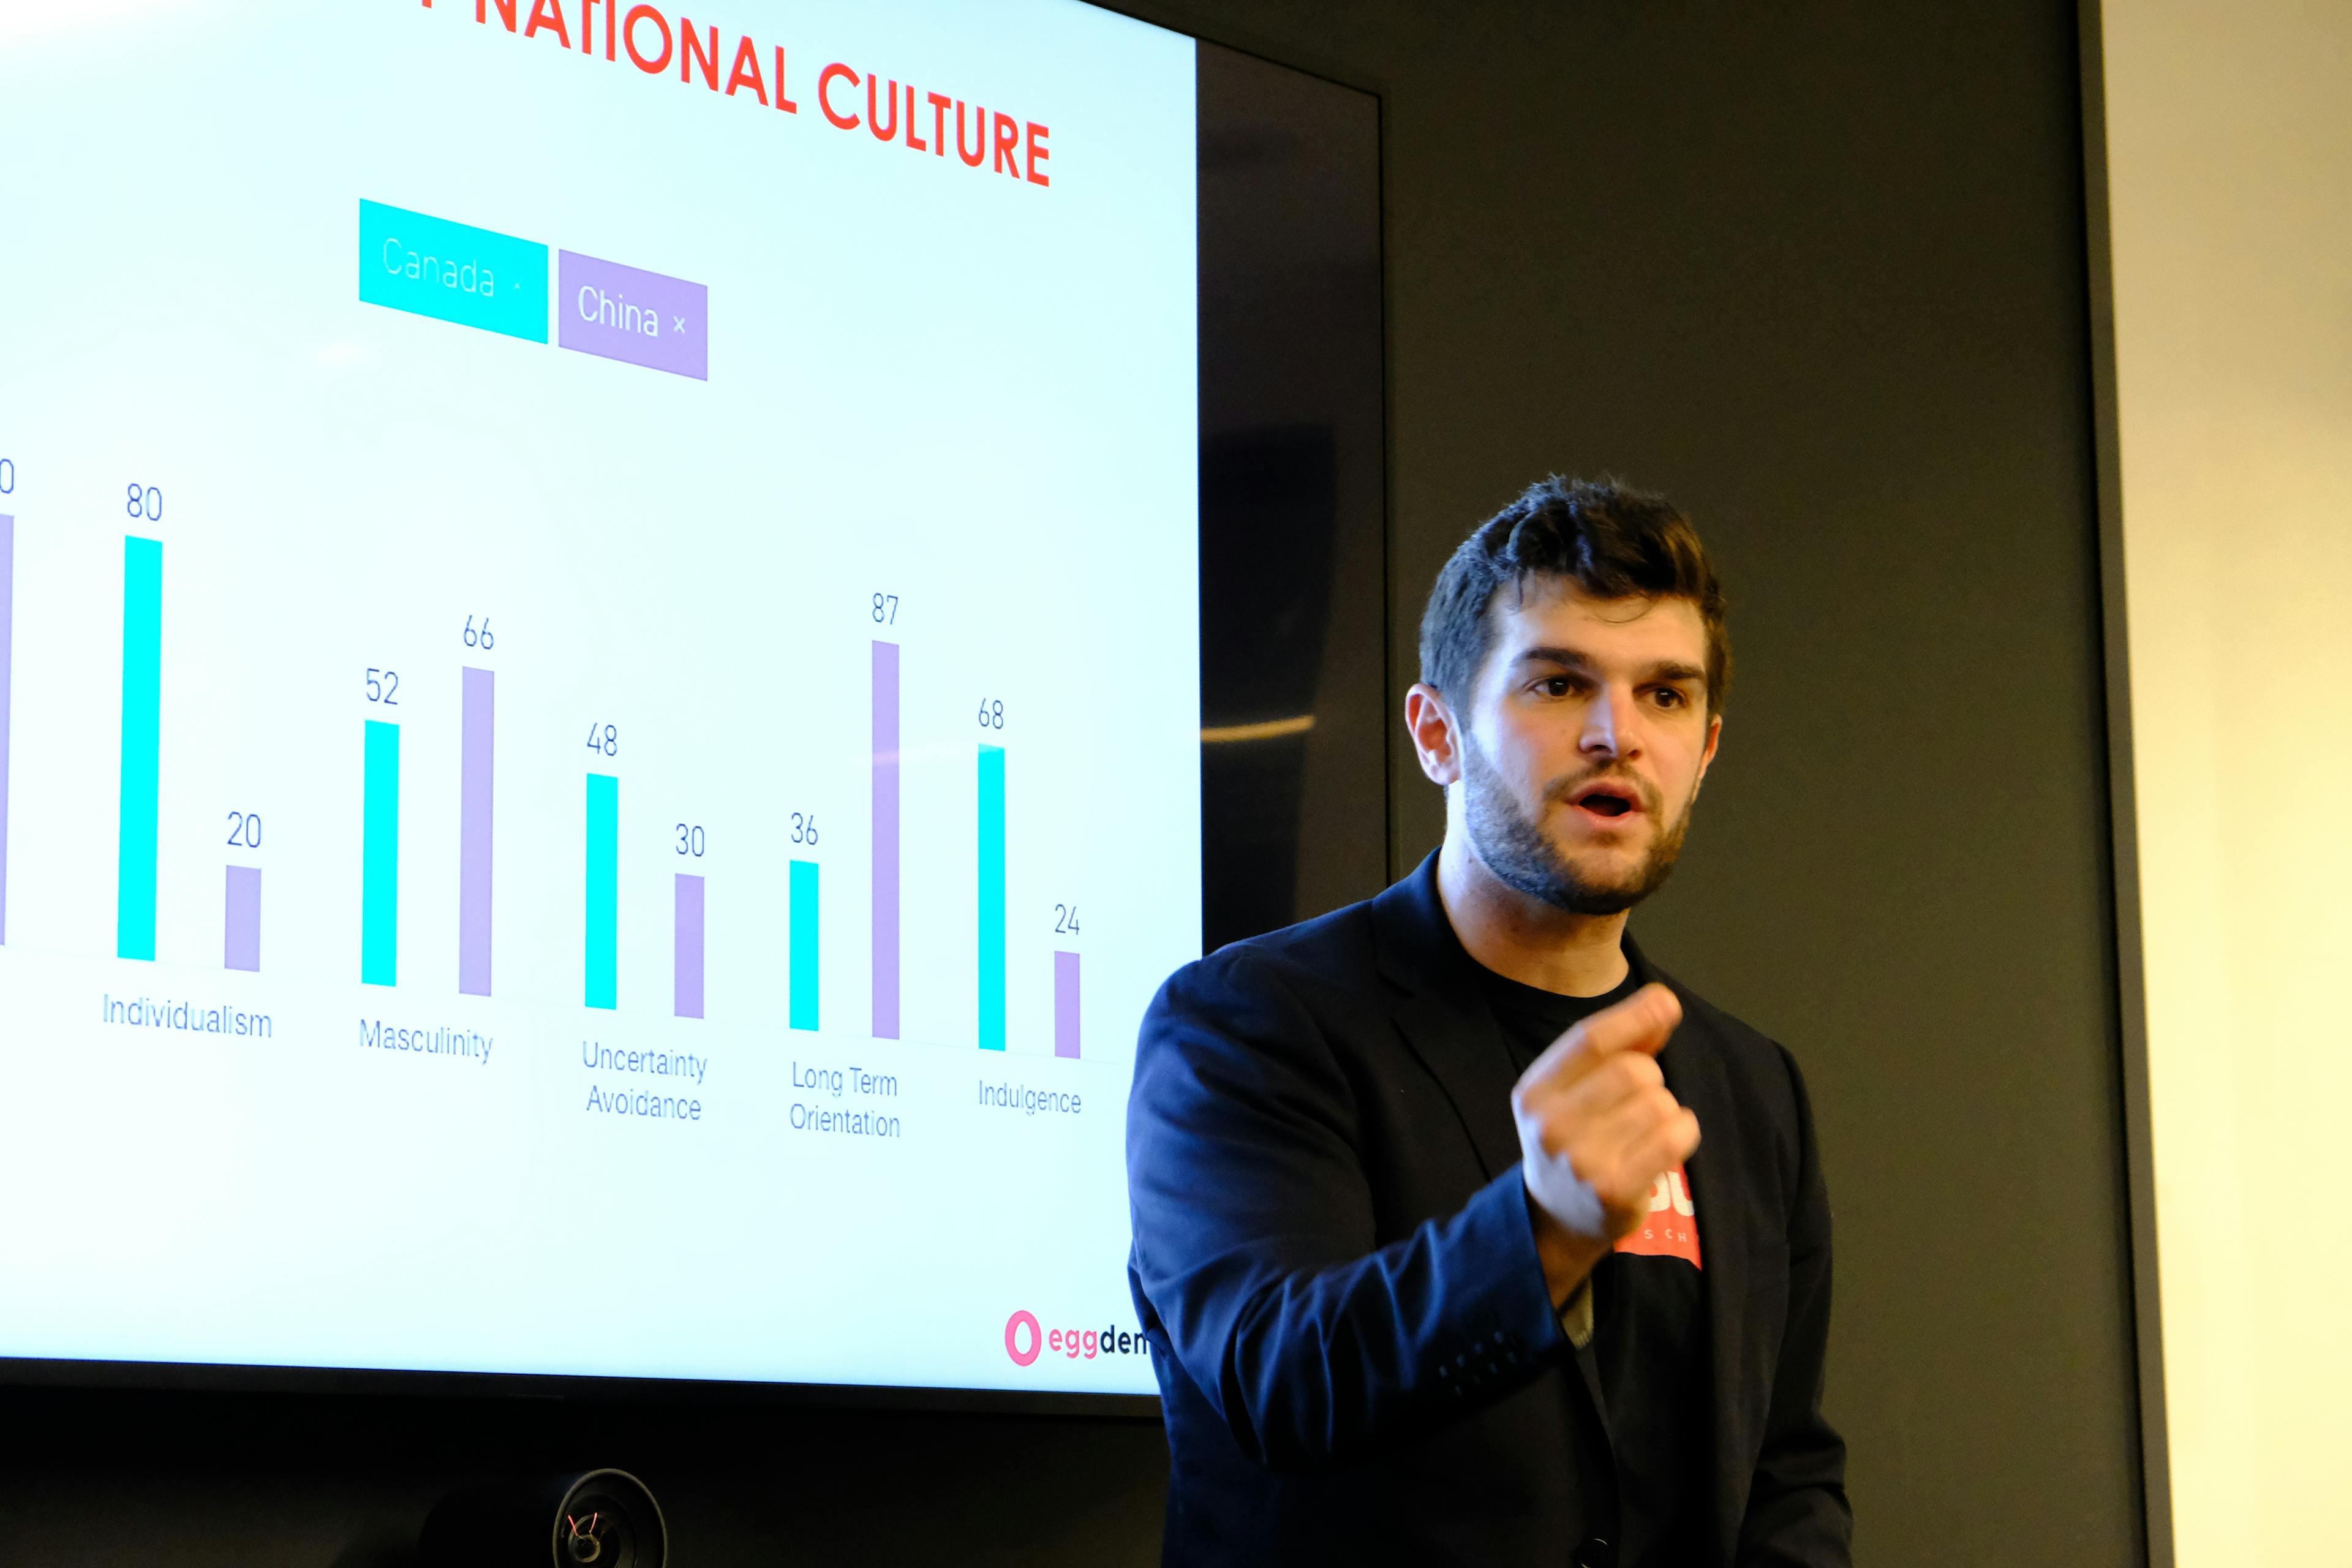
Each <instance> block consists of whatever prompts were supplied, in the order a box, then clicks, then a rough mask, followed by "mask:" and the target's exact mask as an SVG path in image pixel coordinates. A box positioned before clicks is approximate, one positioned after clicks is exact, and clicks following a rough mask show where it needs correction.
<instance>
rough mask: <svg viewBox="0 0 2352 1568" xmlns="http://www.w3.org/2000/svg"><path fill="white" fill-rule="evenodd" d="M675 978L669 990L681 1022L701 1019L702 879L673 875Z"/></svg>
mask: <svg viewBox="0 0 2352 1568" xmlns="http://www.w3.org/2000/svg"><path fill="white" fill-rule="evenodd" d="M676 963H677V979H676V980H675V981H674V982H672V984H671V990H672V992H673V993H674V994H675V995H676V997H677V1007H676V1009H675V1011H676V1012H677V1016H679V1017H681V1018H699V1017H701V1016H702V879H701V878H699V877H689V876H688V875H687V874H686V873H685V872H683V871H680V872H679V873H678V874H677V948H676Z"/></svg>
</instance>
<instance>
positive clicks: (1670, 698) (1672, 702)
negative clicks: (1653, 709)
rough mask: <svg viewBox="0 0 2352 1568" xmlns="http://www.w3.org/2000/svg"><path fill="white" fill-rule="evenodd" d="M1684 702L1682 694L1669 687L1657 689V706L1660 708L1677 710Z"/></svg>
mask: <svg viewBox="0 0 2352 1568" xmlns="http://www.w3.org/2000/svg"><path fill="white" fill-rule="evenodd" d="M1684 701H1685V698H1684V696H1683V694H1682V693H1681V692H1679V691H1676V690H1675V689H1674V688H1673V687H1671V686H1662V687H1660V688H1659V689H1658V706H1659V707H1661V708H1679V707H1681V706H1682V705H1683V703H1684Z"/></svg>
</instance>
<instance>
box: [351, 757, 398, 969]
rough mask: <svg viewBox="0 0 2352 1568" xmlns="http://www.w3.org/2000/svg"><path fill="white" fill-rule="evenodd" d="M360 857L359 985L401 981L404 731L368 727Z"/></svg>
mask: <svg viewBox="0 0 2352 1568" xmlns="http://www.w3.org/2000/svg"><path fill="white" fill-rule="evenodd" d="M361 836H362V840H363V842H362V849H361V856H360V984H362V985H392V984H397V983H398V981H399V979H400V726H399V725H397V724H387V723H385V722H383V721H382V720H380V719H371V720H369V721H367V777H366V787H365V792H364V800H363V802H362V826H361Z"/></svg>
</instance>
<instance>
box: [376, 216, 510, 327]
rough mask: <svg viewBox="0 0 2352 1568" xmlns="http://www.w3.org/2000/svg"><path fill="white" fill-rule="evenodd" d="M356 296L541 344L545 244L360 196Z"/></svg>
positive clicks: (463, 325)
mask: <svg viewBox="0 0 2352 1568" xmlns="http://www.w3.org/2000/svg"><path fill="white" fill-rule="evenodd" d="M360 300H361V302H362V303H363V304H369V305H382V306H383V307H385V308H386V309H387V310H405V311H407V312H408V313H409V314H410V315H412V316H430V317H432V318H433V319H434V320H436V321H454V322H456V323H457V325H458V326H461V327H478V328H480V329H481V330H482V331H486V332H503V333H505V334H506V335H507V336H508V337H510V338H521V339H523V340H525V341H526V342H534V343H543V342H546V341H547V247H545V246H543V245H536V244H533V243H532V242H531V241H530V240H528V239H517V238H516V237H514V236H512V235H509V234H499V233H498V232H496V231H495V230H492V229H487V228H476V227H474V226H472V225H470V224H462V223H451V222H450V221H449V220H448V219H447V218H443V217H434V216H430V215H429V214H426V213H417V212H410V211H408V210H407V209H405V208H404V207H392V206H386V205H383V203H382V202H368V201H363V202H362V203H360Z"/></svg>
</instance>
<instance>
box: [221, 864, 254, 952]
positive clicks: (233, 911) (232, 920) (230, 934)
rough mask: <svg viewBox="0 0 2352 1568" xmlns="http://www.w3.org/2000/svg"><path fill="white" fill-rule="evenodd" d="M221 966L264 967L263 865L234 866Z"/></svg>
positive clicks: (223, 927) (222, 926) (223, 936)
mask: <svg viewBox="0 0 2352 1568" xmlns="http://www.w3.org/2000/svg"><path fill="white" fill-rule="evenodd" d="M221 932H222V935H221V966H222V967H223V968H225V969H247V970H258V969H260V967H261V868H259V867H257V866H231V867H230V868H228V899H227V903H226V908H225V910H224V918H223V920H222V921H221Z"/></svg>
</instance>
